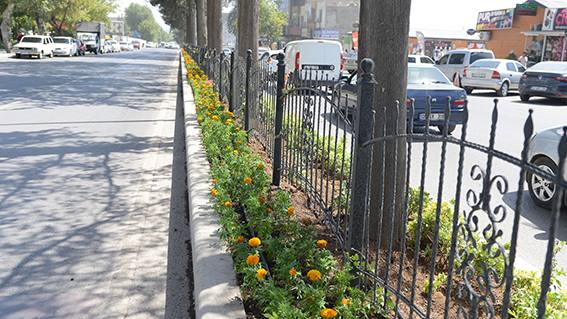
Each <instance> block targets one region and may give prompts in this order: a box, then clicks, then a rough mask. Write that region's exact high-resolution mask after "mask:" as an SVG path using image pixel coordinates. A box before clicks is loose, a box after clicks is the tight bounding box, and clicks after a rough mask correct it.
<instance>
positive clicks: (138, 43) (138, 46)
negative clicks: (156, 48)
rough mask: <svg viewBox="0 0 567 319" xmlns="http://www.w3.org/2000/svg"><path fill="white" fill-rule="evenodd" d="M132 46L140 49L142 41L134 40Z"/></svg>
mask: <svg viewBox="0 0 567 319" xmlns="http://www.w3.org/2000/svg"><path fill="white" fill-rule="evenodd" d="M132 46H134V49H138V50H139V49H140V41H138V40H132Z"/></svg>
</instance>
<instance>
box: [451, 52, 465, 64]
mask: <svg viewBox="0 0 567 319" xmlns="http://www.w3.org/2000/svg"><path fill="white" fill-rule="evenodd" d="M464 61H465V54H464V53H455V54H451V58H450V59H449V64H463V62H464Z"/></svg>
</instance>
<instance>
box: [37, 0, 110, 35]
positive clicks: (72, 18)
mask: <svg viewBox="0 0 567 319" xmlns="http://www.w3.org/2000/svg"><path fill="white" fill-rule="evenodd" d="M39 2H42V3H43V8H45V12H44V19H45V22H47V23H48V24H49V25H50V26H51V27H52V28H53V30H54V31H55V33H56V34H57V35H63V34H65V33H68V34H69V33H70V34H72V33H73V31H72V26H73V25H74V24H75V23H77V22H79V21H97V22H104V23H106V24H109V23H110V19H109V18H108V14H109V13H111V12H113V11H114V10H116V7H117V6H116V3H115V0H68V1H60V0H48V1H39ZM65 31H67V32H65ZM70 34H69V35H70Z"/></svg>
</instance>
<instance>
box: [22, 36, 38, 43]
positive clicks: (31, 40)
mask: <svg viewBox="0 0 567 319" xmlns="http://www.w3.org/2000/svg"><path fill="white" fill-rule="evenodd" d="M22 42H27V43H41V38H37V37H24V38H23V39H22Z"/></svg>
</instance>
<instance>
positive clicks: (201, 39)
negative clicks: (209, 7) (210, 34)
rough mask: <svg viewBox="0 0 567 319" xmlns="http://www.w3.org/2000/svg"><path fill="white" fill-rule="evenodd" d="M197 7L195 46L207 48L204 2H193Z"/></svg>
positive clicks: (202, 0) (198, 0)
mask: <svg viewBox="0 0 567 319" xmlns="http://www.w3.org/2000/svg"><path fill="white" fill-rule="evenodd" d="M195 1H196V5H197V45H198V46H200V47H203V48H204V47H206V46H207V18H206V15H205V10H206V8H205V0H195Z"/></svg>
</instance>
